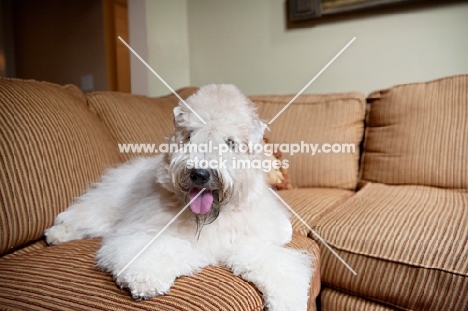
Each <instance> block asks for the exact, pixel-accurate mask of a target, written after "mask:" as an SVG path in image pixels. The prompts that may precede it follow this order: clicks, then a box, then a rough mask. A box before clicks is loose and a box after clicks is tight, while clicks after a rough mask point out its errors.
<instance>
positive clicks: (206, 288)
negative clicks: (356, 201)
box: [0, 234, 320, 311]
mask: <svg viewBox="0 0 468 311" xmlns="http://www.w3.org/2000/svg"><path fill="white" fill-rule="evenodd" d="M99 244H100V240H98V239H93V240H79V241H73V242H69V243H65V244H62V245H59V246H53V247H46V248H43V247H38V248H36V249H33V250H29V251H28V252H18V253H13V254H10V255H7V256H5V257H3V258H1V259H0V280H1V282H0V306H2V307H5V308H8V309H11V310H125V311H127V310H194V311H195V310H198V311H205V310H226V311H228V310H229V311H234V310H239V311H248V310H258V311H260V310H263V302H262V297H261V293H260V292H258V290H257V289H256V288H255V287H254V286H253V285H252V284H250V283H248V282H246V281H244V280H242V279H241V278H239V277H236V276H234V275H233V274H232V273H231V272H230V271H229V270H227V269H225V268H222V267H208V268H205V269H203V270H202V271H201V272H200V273H198V274H195V275H194V276H190V277H181V278H178V279H177V280H176V282H175V284H174V285H173V287H172V288H171V290H170V292H169V293H168V294H166V295H164V296H159V297H156V298H154V299H152V300H148V301H142V302H135V301H133V300H132V299H131V298H130V296H129V294H128V293H127V292H126V291H123V290H120V289H119V288H118V287H117V286H116V285H115V283H114V282H113V281H112V277H111V276H110V275H109V274H107V273H104V272H101V271H99V270H98V269H97V268H96V267H95V266H94V253H95V252H96V250H97V249H98V248H99ZM290 246H291V247H293V248H301V249H307V250H308V251H309V252H314V255H315V256H316V257H319V254H318V251H319V249H318V246H317V245H316V244H315V243H314V242H313V241H312V240H310V239H308V238H305V237H303V236H301V235H298V234H297V235H295V236H294V239H293V241H292V242H291V243H290ZM319 288H320V286H319V285H318V286H317V284H315V283H314V286H313V288H312V291H313V293H314V294H315V296H316V295H317V294H318V290H319ZM315 296H314V297H315ZM313 301H314V299H312V302H311V308H310V309H309V310H314V308H315V306H314V303H313Z"/></svg>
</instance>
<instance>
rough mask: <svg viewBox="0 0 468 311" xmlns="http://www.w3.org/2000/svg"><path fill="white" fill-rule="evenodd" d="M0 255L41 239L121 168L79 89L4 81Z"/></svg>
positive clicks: (0, 109) (1, 90)
mask: <svg viewBox="0 0 468 311" xmlns="http://www.w3.org/2000/svg"><path fill="white" fill-rule="evenodd" d="M0 94H1V95H0V124H1V126H0V159H1V160H0V172H1V173H0V193H1V195H0V254H3V253H7V252H11V251H13V250H14V249H15V248H18V247H20V246H22V245H25V244H28V243H30V242H31V241H34V240H37V239H39V238H41V237H42V235H43V233H44V229H46V228H47V227H50V226H51V225H52V223H53V221H54V218H55V217H56V216H57V214H58V213H60V212H62V211H63V210H65V208H67V206H68V205H69V204H70V203H71V202H73V200H74V198H75V197H77V196H79V195H81V194H82V192H83V191H84V190H85V189H86V188H87V187H88V185H89V184H90V183H91V182H94V181H96V180H97V179H98V178H99V176H100V175H101V174H102V172H103V170H104V169H106V168H107V167H108V166H110V165H113V164H116V163H119V162H120V161H121V160H120V157H119V153H118V152H117V150H116V148H115V145H116V143H115V141H113V139H112V136H111V135H110V133H109V132H108V131H107V129H106V127H105V126H104V125H103V124H102V123H101V122H100V121H99V119H98V118H97V117H96V115H94V114H93V113H92V112H91V111H89V109H88V108H87V105H86V100H85V96H84V94H83V93H82V92H81V91H80V90H79V89H78V88H77V87H75V86H71V85H69V86H60V85H56V84H52V83H46V82H37V81H32V80H17V79H5V78H0Z"/></svg>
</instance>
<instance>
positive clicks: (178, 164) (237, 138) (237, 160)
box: [167, 85, 266, 224]
mask: <svg viewBox="0 0 468 311" xmlns="http://www.w3.org/2000/svg"><path fill="white" fill-rule="evenodd" d="M186 104H187V105H186ZM174 126H175V132H174V135H173V136H172V137H171V139H170V142H171V144H173V145H178V146H179V148H177V150H171V151H170V152H169V153H168V155H167V162H168V163H169V175H170V177H171V178H172V183H173V186H174V188H175V190H176V194H177V196H178V197H179V198H180V199H181V200H183V201H184V202H186V203H188V202H191V204H190V209H191V210H192V212H193V213H194V214H195V215H196V216H197V220H199V219H202V220H203V221H202V222H203V223H204V224H205V223H210V222H212V221H213V220H214V219H216V217H217V215H218V213H219V210H220V208H222V207H225V208H236V206H239V205H241V204H242V202H243V201H246V200H249V199H251V198H252V197H253V196H252V193H254V192H256V191H258V189H259V187H261V186H263V184H264V176H263V173H262V171H261V170H260V169H258V168H253V167H252V165H251V163H252V161H253V160H255V159H261V154H260V153H258V152H255V150H253V149H252V148H248V146H253V145H256V144H260V143H261V140H262V138H263V132H264V130H265V128H266V125H265V124H264V123H263V122H262V121H260V119H259V118H258V116H257V113H256V107H255V106H254V104H253V103H252V102H251V101H250V100H249V99H248V98H247V97H245V96H244V95H243V94H242V93H241V92H240V91H239V89H238V88H237V87H235V86H234V85H207V86H204V87H202V88H200V90H199V91H198V92H197V93H195V94H193V95H192V96H190V97H189V98H188V99H187V100H186V102H185V103H184V102H180V103H179V105H178V106H177V107H176V108H174ZM203 189H204V190H203Z"/></svg>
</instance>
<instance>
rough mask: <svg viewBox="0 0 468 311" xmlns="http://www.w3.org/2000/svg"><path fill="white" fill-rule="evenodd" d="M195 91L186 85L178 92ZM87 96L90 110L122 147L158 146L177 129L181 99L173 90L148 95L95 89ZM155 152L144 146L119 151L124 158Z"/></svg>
mask: <svg viewBox="0 0 468 311" xmlns="http://www.w3.org/2000/svg"><path fill="white" fill-rule="evenodd" d="M196 91H197V88H184V89H181V90H178V91H177V93H178V94H179V96H181V97H182V98H184V99H185V98H187V97H189V96H190V95H191V94H193V93H195V92H196ZM87 99H88V104H89V106H90V108H91V110H93V111H94V112H95V113H96V114H97V115H98V117H99V119H101V120H102V122H103V123H104V124H105V125H106V127H107V128H108V129H109V131H110V132H111V134H112V136H113V137H114V139H115V141H116V142H117V143H118V144H120V148H122V147H123V146H122V145H123V144H134V145H138V144H145V145H146V144H152V145H153V147H154V148H155V149H154V150H157V147H158V146H160V145H161V144H162V143H165V142H166V138H168V137H169V136H170V135H172V133H173V132H174V121H173V118H174V117H173V113H172V110H173V109H174V107H175V106H177V104H178V102H179V99H178V98H177V97H176V96H175V95H173V94H171V95H168V96H164V97H158V98H149V97H145V96H137V95H132V94H125V93H117V92H94V93H90V94H87ZM127 146H128V145H127ZM156 154H157V153H156V152H152V151H151V150H150V149H147V150H145V149H144V148H142V149H140V150H133V151H132V150H131V149H128V151H127V152H125V151H122V152H120V156H121V158H122V160H124V161H127V160H130V159H132V158H134V157H138V156H152V155H156Z"/></svg>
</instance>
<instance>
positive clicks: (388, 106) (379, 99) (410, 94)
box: [362, 75, 468, 189]
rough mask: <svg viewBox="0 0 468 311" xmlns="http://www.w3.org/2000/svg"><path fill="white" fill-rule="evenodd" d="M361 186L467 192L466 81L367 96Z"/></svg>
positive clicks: (413, 86)
mask: <svg viewBox="0 0 468 311" xmlns="http://www.w3.org/2000/svg"><path fill="white" fill-rule="evenodd" d="M369 102H370V113H369V116H368V127H367V129H366V142H365V148H364V155H363V165H362V167H363V171H362V179H363V183H365V182H367V181H371V182H379V183H385V184H413V185H427V186H434V187H442V188H452V189H457V188H458V189H468V152H467V150H468V75H460V76H454V77H449V78H444V79H440V80H435V81H431V82H427V83H415V84H406V85H399V86H395V87H393V88H391V89H388V90H383V91H379V92H374V93H372V94H371V95H370V96H369Z"/></svg>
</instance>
